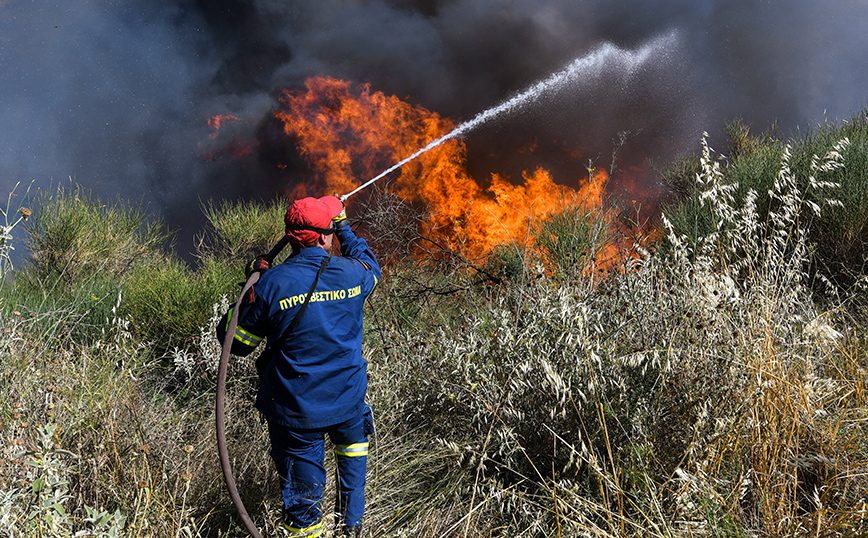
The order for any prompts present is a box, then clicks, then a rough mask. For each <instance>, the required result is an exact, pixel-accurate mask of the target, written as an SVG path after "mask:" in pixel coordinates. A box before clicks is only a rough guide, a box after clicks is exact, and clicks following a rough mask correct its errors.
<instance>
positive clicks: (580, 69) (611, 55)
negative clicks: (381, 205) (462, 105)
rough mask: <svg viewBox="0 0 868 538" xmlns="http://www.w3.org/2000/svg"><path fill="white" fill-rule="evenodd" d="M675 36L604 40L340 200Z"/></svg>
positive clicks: (633, 62) (630, 63) (626, 67)
mask: <svg viewBox="0 0 868 538" xmlns="http://www.w3.org/2000/svg"><path fill="white" fill-rule="evenodd" d="M674 40H675V34H674V33H670V34H668V35H666V36H663V37H659V38H657V39H655V40H653V41H650V42H648V43H647V44H645V45H644V46H642V47H641V48H639V49H636V50H632V51H631V50H624V49H621V48H618V47H616V46H615V45H613V44H611V43H605V44H603V45H601V46H600V47H598V48H597V49H595V50H594V51H593V52H591V53H590V54H588V55H586V56H583V57H581V58H577V59H575V60H573V62H572V63H570V64H569V65H568V66H566V67H565V68H563V69H561V70H560V71H558V72H557V73H554V74H553V75H551V76H549V77H548V78H547V79H545V80H542V81H540V82H537V83H536V84H534V85H533V86H531V87H530V88H528V89H526V90H525V91H523V92H521V93H520V94H518V95H516V96H515V97H513V98H511V99H509V100H507V101H504V102H503V103H501V104H499V105H497V106H494V107H492V108H489V109H488V110H485V111H484V112H480V113H479V114H477V115H476V117H474V118H473V119H471V120H469V121H466V122H464V123H462V124H461V125H459V126H458V127H456V128H455V129H453V130H452V131H450V132H449V133H447V134H445V135H443V136H441V137H440V138H438V139H436V140H434V141H432V142H430V143H429V144H428V145H427V146H425V147H424V148H422V149H420V150H419V151H417V152H416V153H414V154H412V155H410V156H409V157H407V158H406V159H404V160H402V161H401V162H398V163H396V164H394V165H393V166H392V167H390V168H389V169H387V170H384V171H383V172H381V173H380V174H379V175H378V176H376V177H374V178H372V179H370V180H368V181H367V182H365V183H363V184H362V185H359V186H358V187H356V188H355V189H354V190H353V191H351V192H348V193H347V194H344V195H343V196H341V197H340V200H341V202H345V201H346V200H347V198H349V197H350V196H352V195H354V194H356V193H357V192H359V191H360V190H362V189H364V188H366V187H368V186H370V185H372V184H374V183H376V182H377V181H379V180H380V179H382V178H383V177H385V176H387V175H389V174H390V173H392V172H394V171H395V170H397V169H398V168H401V167H402V166H404V165H405V164H407V163H408V162H410V161H412V160H414V159H416V158H417V157H419V156H420V155H422V154H423V153H425V152H427V151H429V150H432V149H434V148H436V147H437V146H439V145H440V144H442V143H443V142H446V141H447V140H449V139H452V138H455V137H457V136H459V135H461V134H463V133H466V132H467V131H470V130H471V129H474V128H476V127H478V126H480V125H482V124H484V123H486V122H488V121H489V120H491V119H494V118H496V117H497V116H500V115H501V114H504V113H509V112H514V111H516V110H518V109H520V108H522V107H524V106H526V105H528V104H530V103H532V102H534V101H536V100H537V99H539V98H540V97H542V96H543V95H545V94H546V93H548V92H551V91H556V90H559V89H561V88H563V87H564V86H566V85H568V84H571V83H573V82H575V81H576V80H577V79H579V77H582V76H584V77H586V78H590V77H591V76H593V75H599V74H600V73H601V72H602V71H603V69H604V68H606V67H607V66H608V65H609V63H610V62H619V64H620V66H621V67H622V68H623V71H624V72H626V73H627V74H631V73H633V71H635V70H636V69H637V68H638V67H639V66H641V65H642V64H644V63H645V62H646V61H647V60H648V58H650V57H651V56H652V55H653V54H654V53H656V52H657V51H659V50H662V49H664V48H665V47H667V46H669V45H671V44H672V42H673V41H674Z"/></svg>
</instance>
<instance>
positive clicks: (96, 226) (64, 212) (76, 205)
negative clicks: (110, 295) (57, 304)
mask: <svg viewBox="0 0 868 538" xmlns="http://www.w3.org/2000/svg"><path fill="white" fill-rule="evenodd" d="M28 231H29V233H30V239H29V244H28V247H29V250H30V256H29V263H30V264H29V267H28V276H30V277H31V278H35V279H37V280H41V281H43V282H44V281H46V280H54V279H59V280H61V281H62V282H63V283H64V285H65V286H66V287H67V289H68V290H69V291H70V292H71V293H76V292H75V286H76V284H77V283H78V282H79V281H82V280H86V279H87V278H89V277H91V276H93V275H94V274H96V273H102V274H107V275H110V276H111V277H113V278H123V276H124V275H125V274H126V273H127V271H129V270H130V269H131V268H133V267H134V266H135V264H136V263H137V262H138V261H139V260H142V259H145V258H147V257H148V256H150V255H151V254H152V253H153V252H155V251H158V250H159V248H160V247H161V246H162V245H163V244H164V243H165V242H166V241H167V240H168V239H169V237H170V234H169V233H168V232H166V231H165V230H164V229H163V225H162V223H161V222H159V221H158V220H154V219H152V218H151V217H149V216H148V215H147V214H146V213H145V210H144V208H143V207H142V206H135V205H128V204H126V203H125V202H122V201H118V202H115V203H113V204H107V203H104V202H103V201H102V200H100V199H99V198H92V197H90V196H89V195H88V194H87V193H85V192H84V191H83V190H82V189H81V188H80V187H78V186H76V187H74V188H73V189H72V191H66V190H65V189H63V188H58V189H57V192H56V193H54V194H47V193H42V194H41V195H40V196H39V197H38V198H37V206H36V210H35V211H34V215H33V219H32V220H31V221H30V224H29V226H28Z"/></svg>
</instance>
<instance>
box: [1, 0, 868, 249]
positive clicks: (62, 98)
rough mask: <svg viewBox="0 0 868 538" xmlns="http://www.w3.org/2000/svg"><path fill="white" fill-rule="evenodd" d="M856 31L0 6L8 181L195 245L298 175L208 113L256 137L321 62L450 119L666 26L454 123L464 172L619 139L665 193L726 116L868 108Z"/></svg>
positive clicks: (33, 3)
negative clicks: (210, 218)
mask: <svg viewBox="0 0 868 538" xmlns="http://www.w3.org/2000/svg"><path fill="white" fill-rule="evenodd" d="M866 28H868V2H866V1H865V0H824V1H816V0H813V1H808V0H790V1H787V0H779V1H777V2H772V1H763V0H753V1H748V0H668V1H665V2H663V1H659V0H658V1H653V0H642V1H639V0H586V1H578V0H319V1H316V2H311V1H308V2H301V1H296V0H248V1H240V0H239V1H233V0H180V1H175V2H169V1H166V0H151V1H148V2H142V1H133V0H100V1H95V0H78V1H76V2H70V1H65V2H61V1H57V0H54V1H51V0H0V195H3V198H6V197H7V193H10V192H12V191H13V189H14V190H15V193H16V197H15V198H14V199H13V200H12V203H13V205H15V204H17V203H18V202H19V200H21V197H22V196H23V194H24V193H25V192H26V190H27V189H28V188H29V189H30V191H31V192H37V191H40V190H42V191H44V192H52V191H53V189H56V188H58V187H65V188H66V187H68V186H71V185H72V184H77V185H81V186H82V187H83V188H85V189H87V190H88V191H89V192H91V193H93V195H95V196H99V197H101V198H103V199H106V200H111V199H114V198H115V197H117V196H120V197H122V198H123V199H124V200H127V201H130V202H142V203H144V204H145V205H146V206H147V207H148V209H149V210H150V211H152V212H154V213H155V214H157V215H160V216H161V217H162V218H163V219H164V220H165V221H166V223H167V224H168V225H169V226H170V227H172V228H174V229H177V230H178V243H179V248H180V249H182V250H184V249H188V250H189V249H190V248H191V247H192V243H193V237H194V236H195V235H196V234H197V233H198V232H199V231H200V230H201V227H202V225H203V223H204V219H203V217H202V215H201V211H200V210H199V207H200V206H201V204H202V203H203V202H204V201H208V200H221V199H233V200H235V199H239V198H244V199H272V198H273V197H274V196H276V195H280V194H281V193H284V192H286V191H287V189H288V187H289V186H291V185H292V183H293V182H294V181H297V177H298V175H299V174H298V172H299V171H298V170H293V169H292V167H290V168H289V169H285V168H278V167H277V166H276V165H277V161H278V160H281V161H286V159H285V158H283V157H284V156H279V157H277V156H275V155H274V153H275V152H284V153H285V152H292V151H293V148H291V147H286V146H285V144H284V145H281V144H279V143H275V144H264V145H262V146H261V147H262V148H265V149H262V150H260V151H259V152H257V153H255V154H253V155H250V156H249V157H248V158H246V159H241V160H238V161H231V162H230V161H228V160H221V159H217V160H214V161H207V160H205V159H203V158H202V151H201V149H202V147H203V144H206V143H207V140H208V136H209V135H210V134H212V131H211V130H210V129H209V126H208V119H209V118H211V117H213V116H215V115H218V114H232V115H235V116H238V117H240V118H243V119H244V120H245V121H244V123H243V126H241V127H238V129H240V130H241V131H242V132H239V133H236V134H237V135H238V136H241V137H248V138H251V139H260V140H261V139H262V138H263V137H266V136H270V133H271V131H273V121H274V120H273V117H272V115H271V110H272V109H273V108H274V107H275V106H276V105H277V96H278V95H279V94H280V92H281V91H282V90H284V89H296V88H299V87H301V86H302V85H303V82H304V80H305V79H306V78H308V77H311V76H315V75H325V76H330V77H335V78H339V79H342V80H350V81H353V82H357V83H364V84H369V85H370V87H371V90H372V91H381V92H384V93H385V94H387V95H397V96H399V97H401V98H402V99H405V100H407V101H409V102H411V103H413V104H415V105H418V106H423V107H425V108H427V109H429V110H432V111H435V112H437V113H439V114H441V115H443V116H448V117H450V118H453V119H454V120H455V121H456V123H459V122H461V121H466V120H468V119H470V118H472V117H474V116H475V115H476V114H478V113H480V112H482V111H484V110H486V109H488V108H490V107H492V106H495V105H497V104H498V103H500V102H502V101H504V100H505V99H509V98H510V97H511V96H514V95H516V94H517V93H518V92H520V91H522V90H524V89H526V88H528V87H530V86H531V85H533V84H534V83H535V82H537V81H539V80H541V79H544V78H546V77H547V76H549V75H550V74H551V73H553V72H556V71H558V70H559V69H561V68H563V67H564V66H565V65H567V64H569V63H570V62H571V61H573V60H575V59H576V58H580V57H582V56H584V55H586V54H588V53H590V52H591V51H593V50H595V49H597V48H598V47H600V46H601V45H603V44H605V43H611V44H613V45H615V46H617V47H620V48H622V49H625V50H628V51H630V50H636V49H639V48H641V47H642V46H643V45H644V44H646V43H648V42H651V41H653V40H655V39H661V38H664V37H665V38H666V39H665V42H666V45H665V46H664V47H660V48H659V50H656V51H655V52H654V54H653V55H652V57H651V58H649V59H648V61H647V62H646V63H644V64H643V65H642V68H641V69H639V70H637V71H635V72H631V73H629V74H627V73H625V72H624V70H623V68H622V66H619V65H618V64H617V63H613V64H612V65H611V66H610V67H609V68H607V69H604V70H603V71H602V72H599V73H596V74H595V75H594V76H593V77H588V78H583V79H581V80H578V81H577V82H575V83H574V84H571V85H569V86H568V87H565V88H563V89H560V90H559V91H558V92H557V93H556V94H554V95H552V96H551V97H550V98H547V99H545V100H541V101H539V102H538V103H535V104H534V105H533V106H529V107H527V108H526V109H523V110H522V111H520V112H519V113H514V114H508V115H504V117H502V118H497V119H496V120H494V121H490V122H488V123H486V124H485V125H484V126H482V127H480V128H478V129H475V130H474V131H472V132H469V133H467V134H466V135H465V136H464V138H463V140H464V141H465V143H466V144H467V167H468V170H469V171H470V172H471V174H472V175H473V176H474V177H479V178H483V179H484V178H485V177H489V176H490V174H492V173H500V174H504V175H506V176H507V177H513V178H515V177H520V172H521V170H524V169H530V168H533V167H535V166H538V165H542V166H546V167H547V168H549V169H551V170H553V174H554V176H555V178H556V180H558V179H559V178H564V179H563V181H567V179H566V178H573V177H574V176H575V175H576V172H575V170H576V169H579V168H580V162H582V161H587V159H597V160H599V161H601V162H608V161H609V160H611V153H612V148H613V140H615V139H617V137H618V133H620V132H629V133H630V135H629V138H628V140H627V142H626V143H625V145H624V147H623V148H622V149H621V150H619V152H618V159H619V166H620V167H621V168H622V169H623V170H625V175H631V176H632V177H634V179H637V180H638V181H639V183H640V184H644V185H646V186H647V188H648V189H649V190H654V189H657V188H659V185H657V183H658V180H657V178H655V174H654V172H653V170H652V167H651V166H650V165H649V162H665V161H666V160H667V159H672V158H674V157H675V156H678V155H681V154H686V153H696V152H698V151H699V145H700V139H701V137H702V133H703V132H708V133H709V136H710V140H711V143H712V146H713V147H715V149H719V150H725V149H726V148H725V138H724V136H723V132H724V128H725V126H726V123H727V122H729V121H732V120H733V119H735V118H741V119H743V120H744V121H745V122H746V123H748V124H750V125H751V126H752V127H753V129H754V130H755V131H757V132H761V131H763V130H765V129H767V128H768V127H769V126H771V125H776V126H777V128H778V131H779V132H780V133H782V134H783V136H793V135H795V134H796V133H798V132H804V131H805V130H806V129H810V128H811V126H812V125H816V124H818V123H821V122H823V121H827V120H829V121H837V120H840V119H846V118H848V117H850V116H851V115H853V114H854V113H857V112H859V111H860V110H862V109H863V108H864V107H865V106H866V104H868V31H866ZM245 130H246V131H245ZM530 145H533V146H534V147H536V148H537V150H536V151H535V152H534V153H533V155H530V156H529V155H528V153H527V152H524V151H522V148H526V147H528V146H530ZM628 171H629V172H628ZM365 179H368V178H360V182H361V181H363V180H365ZM16 184H17V185H18V187H17V188H16V187H15V186H16ZM634 187H635V186H634ZM618 188H619V187H618V184H617V183H614V184H613V189H618ZM625 188H626V187H625ZM15 206H16V207H17V205H15Z"/></svg>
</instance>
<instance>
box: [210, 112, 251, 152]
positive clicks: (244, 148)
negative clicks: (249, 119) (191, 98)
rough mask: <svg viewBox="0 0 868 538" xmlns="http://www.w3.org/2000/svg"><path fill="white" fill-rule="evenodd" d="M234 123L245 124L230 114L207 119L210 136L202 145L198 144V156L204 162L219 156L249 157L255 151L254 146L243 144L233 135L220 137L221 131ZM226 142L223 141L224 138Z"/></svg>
mask: <svg viewBox="0 0 868 538" xmlns="http://www.w3.org/2000/svg"><path fill="white" fill-rule="evenodd" d="M234 123H245V122H244V120H242V119H241V118H239V117H238V116H233V115H232V114H217V115H216V116H213V117H211V118H208V128H209V129H210V130H211V134H209V135H208V139H207V140H206V141H205V143H204V145H203V144H202V143H200V144H199V156H200V157H202V158H203V159H204V160H206V161H209V162H210V161H213V160H215V159H217V158H218V157H219V156H221V155H229V156H231V157H244V156H246V155H250V154H251V153H253V151H254V150H255V149H256V144H251V143H245V142H242V141H241V140H239V137H237V136H235V134H234V133H233V134H230V135H228V136H227V135H221V129H224V128H225V127H226V126H227V125H230V124H234ZM227 137H228V138H229V140H228V141H223V139H225V138H227Z"/></svg>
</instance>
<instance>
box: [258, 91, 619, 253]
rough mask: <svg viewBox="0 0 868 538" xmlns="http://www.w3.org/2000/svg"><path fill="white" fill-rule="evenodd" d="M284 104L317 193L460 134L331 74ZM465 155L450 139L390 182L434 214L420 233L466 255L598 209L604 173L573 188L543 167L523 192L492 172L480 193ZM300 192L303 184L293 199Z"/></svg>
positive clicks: (527, 179) (589, 175)
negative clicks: (567, 215)
mask: <svg viewBox="0 0 868 538" xmlns="http://www.w3.org/2000/svg"><path fill="white" fill-rule="evenodd" d="M279 101H280V107H279V108H278V109H276V110H275V111H274V115H275V117H276V118H278V119H279V120H280V121H281V122H282V124H283V129H284V132H285V133H286V134H287V135H288V136H290V137H292V138H293V139H294V140H295V141H296V142H297V146H298V149H299V151H300V153H301V154H302V156H303V157H304V158H305V159H306V160H307V161H308V162H309V164H310V166H311V168H312V170H313V171H314V172H315V174H316V176H317V179H318V180H319V181H320V182H321V183H322V184H321V185H318V186H317V189H316V190H317V191H320V192H322V191H323V190H324V191H325V192H329V193H331V192H337V193H346V192H350V191H351V190H353V189H354V188H355V187H356V186H358V185H359V184H360V183H361V182H363V181H366V180H368V179H370V178H372V177H375V176H376V175H377V174H378V173H379V172H381V171H382V170H386V169H388V168H389V167H390V166H391V165H393V164H395V163H396V162H399V161H401V160H402V159H404V158H406V157H407V156H409V155H412V154H413V153H415V152H416V151H417V150H419V149H420V148H423V147H426V145H427V144H429V143H430V142H432V141H434V140H437V139H438V138H440V137H441V136H443V135H444V134H445V133H448V132H451V131H452V129H454V128H455V124H454V123H453V121H452V120H450V119H448V118H444V117H441V116H440V115H439V114H437V113H436V112H432V111H429V110H427V109H425V108H423V107H420V106H414V105H411V104H409V103H407V102H406V101H403V100H401V99H399V98H398V97H396V96H387V95H385V94H383V93H382V92H372V91H371V89H370V87H369V86H368V85H364V84H363V85H354V84H352V83H350V82H347V81H342V80H337V79H334V78H329V77H313V78H310V79H308V80H307V81H306V82H305V89H303V90H298V91H284V92H283V93H282V95H281V96H280V98H279ZM526 151H533V145H531V146H530V147H528V148H527V149H526ZM465 153H466V151H465V146H464V144H463V142H461V141H460V140H457V139H449V140H447V141H445V142H443V143H442V144H441V145H439V146H436V147H434V148H432V149H431V150H429V151H427V152H425V153H423V154H422V155H420V156H419V157H418V158H417V159H415V160H413V161H410V162H409V163H407V164H405V165H404V166H403V167H401V168H400V169H399V170H398V171H396V172H395V174H396V176H397V177H393V178H392V179H391V181H390V189H391V190H392V191H394V192H395V193H396V194H399V195H400V196H402V197H404V198H405V199H407V200H409V201H411V202H419V203H423V204H425V205H426V207H428V208H429V211H430V213H431V218H430V221H429V222H427V223H426V224H425V225H424V228H425V229H424V230H423V232H424V233H426V234H428V235H429V236H433V237H436V238H437V241H438V243H440V244H441V245H444V246H445V247H446V248H448V249H450V250H452V251H454V252H457V253H460V254H462V255H464V256H467V257H477V256H481V255H484V254H486V253H487V252H489V251H490V250H491V248H493V247H494V246H496V245H498V244H504V243H506V244H508V243H516V244H518V245H520V246H524V245H525V244H527V242H528V241H529V240H531V238H530V234H529V233H528V230H529V228H528V227H529V225H530V223H533V222H538V221H539V219H542V218H544V217H546V216H547V215H549V214H551V213H553V212H556V211H563V210H564V209H566V208H567V207H568V206H578V207H580V208H583V209H586V210H592V209H599V208H601V206H602V200H603V192H604V189H605V186H606V183H607V182H608V179H609V177H608V175H607V173H606V172H605V171H604V170H593V169H592V168H589V169H583V170H581V173H577V177H576V178H573V183H574V184H575V185H577V187H576V188H572V187H567V186H564V185H559V184H557V183H555V181H554V179H553V178H552V176H551V174H550V173H549V172H548V171H546V170H544V169H542V168H539V169H536V170H534V171H532V172H528V171H525V172H524V174H523V177H522V182H521V183H520V184H518V185H514V184H512V183H511V182H510V181H509V180H508V178H504V177H501V176H500V175H497V174H494V175H492V177H491V179H490V185H488V186H483V185H481V184H480V183H479V182H478V181H476V180H475V179H474V178H472V177H470V175H469V174H468V172H467V170H466V168H465ZM304 195H308V192H307V187H306V186H304V185H300V186H296V187H295V190H294V191H293V192H291V193H290V197H298V196H304ZM603 218H606V219H609V218H610V217H607V216H604V217H603ZM612 249H615V250H617V246H615V245H612V246H610V247H607V249H605V250H606V252H601V254H600V257H599V259H598V260H597V264H598V265H599V264H608V262H606V261H605V260H606V259H607V258H608V257H610V256H611V255H612V254H613V251H612Z"/></svg>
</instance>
